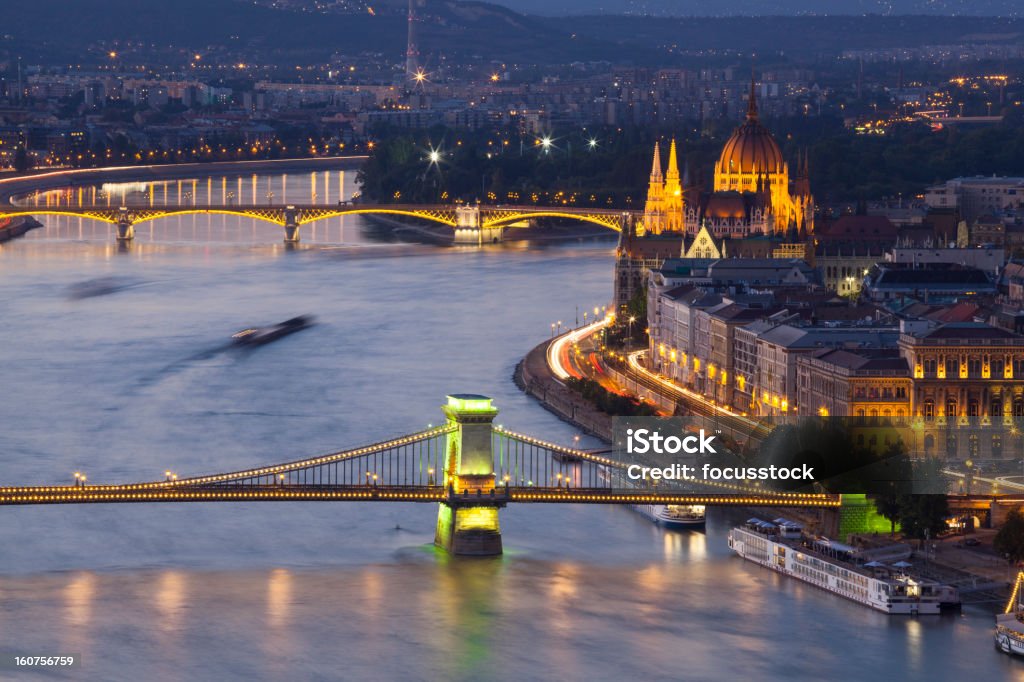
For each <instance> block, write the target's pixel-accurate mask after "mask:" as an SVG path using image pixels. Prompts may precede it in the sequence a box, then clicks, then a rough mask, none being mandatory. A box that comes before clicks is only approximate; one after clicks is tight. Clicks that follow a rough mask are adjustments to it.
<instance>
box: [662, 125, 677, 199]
mask: <svg viewBox="0 0 1024 682" xmlns="http://www.w3.org/2000/svg"><path fill="white" fill-rule="evenodd" d="M673 180H675V181H676V182H677V183H678V182H679V159H678V158H676V138H674V137H673V138H672V144H671V146H669V148H668V169H667V170H666V171H665V181H666V182H672V181H673ZM666 189H667V188H666Z"/></svg>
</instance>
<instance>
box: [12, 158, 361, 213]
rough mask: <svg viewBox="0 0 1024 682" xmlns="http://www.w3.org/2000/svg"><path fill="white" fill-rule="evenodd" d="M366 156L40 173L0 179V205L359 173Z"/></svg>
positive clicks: (82, 169)
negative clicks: (81, 191)
mask: <svg viewBox="0 0 1024 682" xmlns="http://www.w3.org/2000/svg"><path fill="white" fill-rule="evenodd" d="M366 159H367V157H366V156H331V157H321V158H310V159H262V160H259V161H216V162H213V163H182V164H168V165H161V166H117V167H112V168H80V169H66V170H58V171H39V172H35V173H27V174H24V175H13V174H11V175H2V176H0V202H3V203H10V202H11V199H12V198H13V197H15V196H17V195H20V194H26V193H28V192H36V191H45V190H49V189H57V188H59V187H68V186H82V185H97V184H102V183H105V182H128V181H132V182H146V181H161V180H181V179H185V178H197V177H206V176H208V175H223V174H229V173H247V174H248V173H286V172H289V171H318V170H356V169H358V168H359V167H360V166H361V165H362V164H363V162H364V161H366Z"/></svg>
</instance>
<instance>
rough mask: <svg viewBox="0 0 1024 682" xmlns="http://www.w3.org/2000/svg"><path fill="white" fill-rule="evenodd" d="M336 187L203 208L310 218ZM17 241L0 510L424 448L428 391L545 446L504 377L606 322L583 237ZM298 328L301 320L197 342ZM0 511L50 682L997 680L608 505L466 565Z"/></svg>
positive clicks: (941, 648) (385, 511)
mask: <svg viewBox="0 0 1024 682" xmlns="http://www.w3.org/2000/svg"><path fill="white" fill-rule="evenodd" d="M354 179H355V178H354V173H349V175H348V176H346V177H338V174H337V173H335V174H334V176H333V177H332V176H330V175H328V176H327V178H326V179H325V178H324V176H323V174H322V173H321V174H320V175H318V176H317V177H315V178H314V177H312V176H311V175H310V174H302V173H293V174H290V175H289V176H288V178H287V180H284V178H282V177H280V176H274V177H268V176H259V177H257V178H256V179H255V180H254V179H253V178H251V177H250V176H245V177H243V178H241V179H239V178H238V177H236V176H231V177H228V178H227V179H225V180H221V179H220V178H214V179H212V180H211V181H210V182H209V187H210V188H211V191H212V192H213V194H214V195H216V193H217V192H219V191H221V188H224V190H223V191H224V192H225V193H226V192H228V191H235V192H239V193H240V194H242V195H244V193H246V192H248V193H252V192H253V191H255V193H256V196H257V197H261V196H262V197H263V198H264V199H267V200H268V201H270V198H269V197H268V196H267V195H268V194H270V193H271V192H273V193H274V194H275V200H276V201H301V200H302V198H306V199H309V198H314V192H316V194H315V198H316V200H318V201H321V202H323V203H329V202H336V201H337V199H338V198H343V197H347V196H350V195H351V192H352V190H353V186H352V183H353V182H354ZM204 183H206V181H205V180H199V181H198V182H197V185H196V187H197V188H198V189H195V190H189V189H185V190H182V191H184V192H188V191H195V192H201V191H203V185H204ZM246 183H249V184H246ZM187 184H188V183H187V182H186V183H185V185H186V187H187ZM324 185H326V186H328V187H330V188H332V189H331V190H330V195H328V196H326V197H325V196H324V195H323V194H322V192H324V190H323V189H314V188H321V187H323V186H324ZM239 186H241V187H242V189H241V190H239V189H238V187H239ZM254 187H255V189H253V188H254ZM265 188H267V189H265ZM177 190H178V185H177V181H174V182H173V183H171V184H170V185H169V186H168V188H167V191H168V193H169V196H172V197H174V198H175V199H176V198H177V197H176V196H175V193H176V192H177ZM76 191H77V190H76ZM86 191H91V190H86ZM118 191H120V190H119V189H118V188H116V187H115V188H107V190H106V192H107V193H108V194H107V196H112V197H116V193H117V192H118ZM124 191H125V192H127V193H129V194H131V193H132V192H134V193H135V194H134V195H133V196H132V197H126V199H128V200H130V201H133V202H139V201H142V202H146V201H149V199H148V195H147V194H146V192H148V189H142V190H141V192H142V193H141V194H140V193H139V188H126V189H125V190H124ZM162 191H163V189H162V188H157V189H156V194H155V196H156V197H157V198H158V200H162V198H161V196H160V195H161V192H162ZM240 194H236V195H235V196H239V195H240ZM192 196H196V195H195V194H193V195H192ZM224 198H227V197H226V196H225V197H224ZM186 200H187V198H186ZM29 201H42V202H44V203H45V202H46V201H57V199H54V198H53V197H50V198H49V199H48V198H47V197H46V196H42V197H33V198H30V199H29ZM199 202H200V203H202V200H201V199H199ZM45 222H46V223H47V226H46V227H45V228H43V229H39V230H35V231H33V232H31V233H29V234H28V235H27V236H26V237H25V238H23V239H19V240H15V241H13V242H10V243H8V244H4V245H3V246H2V247H0V282H2V287H0V316H2V319H3V326H2V329H3V333H2V336H0V339H2V344H3V359H4V362H3V363H2V364H0V386H2V387H3V397H4V401H3V402H4V428H3V430H2V432H0V481H2V482H3V483H5V484H8V483H23V484H37V483H69V482H70V481H71V480H72V474H73V472H75V471H80V472H83V473H85V474H86V475H87V476H88V478H89V481H90V482H94V483H103V482H121V481H134V480H152V479H158V478H161V477H162V476H163V472H164V471H165V470H171V471H174V472H176V473H179V474H182V475H188V474H198V473H205V472H217V471H226V470H232V469H236V468H242V467H245V466H249V465H253V464H258V463H275V462H279V461H286V460H289V459H295V458H298V457H300V456H304V455H308V454H314V453H318V452H325V451H332V450H336V449H339V448H341V447H344V446H349V445H356V444H359V443H368V442H372V441H374V440H377V439H380V438H383V437H386V436H390V435H396V434H401V433H407V432H411V431H414V430H417V429H420V428H422V427H425V426H426V425H427V424H429V423H435V424H436V423H437V422H439V421H440V420H441V418H442V415H441V411H440V405H441V404H442V402H443V401H444V396H445V394H446V393H451V392H479V393H485V394H487V395H489V396H492V397H493V398H494V399H495V404H496V406H497V407H499V409H500V410H501V414H500V415H499V417H498V420H497V421H498V422H499V423H502V424H504V425H506V426H508V427H510V428H514V429H515V430H517V431H520V432H525V433H530V434H535V435H537V436H541V437H544V438H547V439H549V440H553V441H555V442H560V443H564V444H570V443H571V442H572V439H573V436H574V435H576V432H575V431H574V429H573V428H572V427H570V426H568V425H566V424H564V423H562V422H560V421H559V420H557V419H556V418H555V417H553V416H552V415H550V414H549V413H548V412H546V411H545V410H543V409H542V408H540V407H539V406H538V405H537V404H536V403H535V402H534V401H533V400H532V399H530V398H528V397H526V396H524V395H523V394H521V393H520V392H519V391H518V390H517V389H516V388H515V386H514V385H513V384H512V381H511V375H512V371H513V368H514V366H515V364H516V363H517V362H518V360H519V359H520V358H521V357H522V356H523V355H524V354H525V353H526V351H527V350H529V349H530V348H531V347H532V346H533V345H535V344H536V343H537V342H539V341H540V340H541V339H542V338H544V337H545V336H547V335H549V334H550V325H551V323H552V322H556V321H558V320H561V321H562V322H563V323H569V322H574V321H575V314H576V310H577V307H578V309H579V310H580V311H583V310H586V309H592V308H593V307H594V306H599V305H604V304H605V303H607V302H608V300H609V299H610V297H611V282H612V277H611V274H612V247H611V242H597V243H595V242H593V241H590V242H587V243H582V242H581V243H571V244H560V245H553V244H547V245H544V244H540V245H538V244H533V245H529V244H520V245H507V246H500V247H488V248H483V249H462V248H440V247H435V246H429V245H416V244H402V243H394V242H389V241H388V240H387V239H384V238H382V237H380V236H378V235H375V230H373V229H371V228H370V227H369V226H368V225H367V224H366V223H365V222H364V221H363V220H362V219H360V218H354V217H350V218H336V219H333V220H328V221H324V222H323V223H320V224H319V225H317V226H316V228H315V231H314V230H313V229H310V228H304V232H303V235H302V238H303V242H302V245H301V246H300V247H299V248H297V249H294V250H289V249H286V248H284V246H283V245H282V244H281V240H282V237H283V235H282V234H281V230H280V228H278V227H275V226H272V225H267V224H262V223H256V222H252V221H249V220H243V219H238V218H234V217H230V216H182V217H177V218H171V219H167V220H163V221H155V222H150V223H146V224H145V225H144V226H141V227H140V229H139V230H138V231H137V233H136V235H137V236H136V240H135V241H134V243H132V244H131V246H130V247H128V248H127V249H124V250H121V249H119V248H118V247H117V245H116V244H114V241H113V236H112V228H111V227H110V226H107V225H96V224H92V223H89V222H88V221H84V220H80V219H77V218H54V219H46V221H45ZM301 313H311V314H314V315H316V316H317V318H318V324H317V325H316V326H315V327H313V328H312V329H310V330H308V331H305V332H303V333H301V334H296V335H293V336H290V337H288V338H287V339H284V340H282V341H280V342H277V343H274V344H271V345H269V346H266V347H263V348H259V349H257V350H256V351H254V352H248V353H238V352H236V351H232V350H228V349H226V348H225V347H224V346H225V343H226V340H227V339H228V337H229V336H230V334H231V333H233V332H234V331H236V330H238V329H241V328H244V327H248V326H252V325H257V324H266V323H273V322H277V321H280V320H283V319H285V318H288V317H292V316H294V315H297V314H301ZM582 443H583V444H584V445H596V444H595V443H593V442H592V441H588V440H587V439H586V438H584V439H583V440H582ZM0 513H2V515H3V519H4V520H3V522H2V523H0V547H2V550H0V551H2V560H0V652H8V653H22V654H37V653H76V654H81V656H82V657H83V659H82V660H83V666H82V668H81V669H78V670H74V671H67V672H65V673H58V674H56V675H55V677H56V678H58V679H60V678H61V675H64V676H65V677H66V678H67V679H95V680H143V679H144V680H198V679H208V680H230V679H257V678H265V679H276V680H297V679H308V680H328V679H354V680H362V679H399V678H401V679H423V680H440V679H452V680H461V679H465V680H471V679H495V678H500V679H536V678H554V679H583V678H589V679H595V680H596V679H616V680H618V679H643V678H649V679H676V680H712V679H729V678H734V677H736V678H744V679H763V680H793V679H829V680H863V679H878V680H895V679H932V680H939V679H956V678H966V677H969V678H973V679H978V680H995V679H1020V680H1024V664H1022V663H1021V662H1020V661H1016V660H1012V659H1010V658H1009V657H1007V656H1004V655H1001V654H998V653H996V652H995V651H994V649H993V647H992V636H991V628H992V617H991V615H990V614H989V613H987V612H984V611H980V610H972V609H968V610H966V611H965V612H964V613H963V614H961V615H955V616H945V617H939V618H894V617H887V616H884V615H882V614H878V613H875V612H873V611H870V610H868V609H867V608H864V607H861V606H859V605H857V604H854V603H851V602H847V601H844V600H842V599H839V598H837V597H835V596H832V595H830V594H827V593H824V592H822V591H819V590H817V589H814V588H812V587H810V586H807V585H803V584H801V583H798V582H796V581H794V580H789V579H786V578H783V577H780V576H778V575H776V574H774V573H771V572H769V571H767V570H764V569H762V568H759V567H757V566H754V565H753V564H750V563H746V562H743V561H742V560H740V559H738V558H736V557H734V556H732V555H731V554H730V552H729V550H728V548H727V547H726V541H725V537H726V532H727V530H728V527H729V524H730V522H731V521H735V520H736V518H735V513H731V512H729V511H726V510H713V511H712V513H711V514H710V518H709V523H708V528H707V532H706V533H695V532H686V533H678V532H666V531H662V530H659V529H657V528H655V527H653V526H652V525H651V524H650V523H649V522H648V521H646V520H645V519H643V518H642V517H640V516H639V515H637V514H635V513H633V512H631V511H630V510H628V509H625V508H616V507H601V506H593V507H590V506H575V505H552V506H544V505H538V506H530V505H522V506H513V507H511V508H509V509H506V510H503V511H502V517H501V518H502V532H503V538H504V544H505V548H506V553H505V555H504V556H503V557H500V558H496V559H483V560H474V559H453V558H449V557H447V556H445V555H443V554H441V553H439V552H437V551H435V550H434V549H433V548H432V546H431V541H432V537H433V530H434V521H435V518H436V508H435V507H434V506H433V505H411V504H410V505H404V504H358V503H331V504H324V503H320V504H316V503H295V504H290V503H280V504H268V503H264V504H248V505H246V504H226V503H219V504H218V503H210V504H199V505H164V506H160V505H154V506H146V505H137V506H135V505H123V506H117V505H113V506H99V505H98V506H89V507H74V506H66V507H48V508H47V507H40V508H30V507H26V508H5V509H3V510H0ZM11 675H14V673H10V672H0V678H3V679H8V677H7V676H11ZM10 678H11V679H17V678H16V677H10ZM25 679H35V676H32V677H25Z"/></svg>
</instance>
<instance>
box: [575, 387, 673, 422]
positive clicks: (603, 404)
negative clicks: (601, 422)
mask: <svg viewBox="0 0 1024 682" xmlns="http://www.w3.org/2000/svg"><path fill="white" fill-rule="evenodd" d="M565 385H566V386H568V387H569V388H570V389H572V390H573V391H576V392H577V393H579V394H580V395H581V396H583V398H584V399H586V400H588V401H589V402H591V403H593V404H594V406H595V407H597V409H599V410H601V411H602V412H604V413H605V414H610V415H612V416H616V417H650V416H653V415H655V414H656V411H655V409H654V408H653V407H651V406H650V405H648V404H647V403H642V402H639V401H637V400H634V399H633V398H630V397H629V396H625V395H618V394H616V393H612V392H610V391H608V390H606V389H605V388H604V387H603V386H601V384H599V383H597V382H596V381H594V380H593V379H576V378H573V377H570V378H569V379H567V380H566V382H565Z"/></svg>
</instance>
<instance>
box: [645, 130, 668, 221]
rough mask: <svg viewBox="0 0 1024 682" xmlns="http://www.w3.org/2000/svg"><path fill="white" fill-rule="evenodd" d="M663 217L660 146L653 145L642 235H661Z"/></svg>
mask: <svg viewBox="0 0 1024 682" xmlns="http://www.w3.org/2000/svg"><path fill="white" fill-rule="evenodd" d="M664 217H665V183H664V181H663V180H662V174H661V151H660V145H659V144H658V143H657V142H655V143H654V162H653V164H652V166H651V184H650V185H648V187H647V203H646V204H644V233H645V234H648V233H649V234H661V231H662V230H663V229H664V227H665V226H664Z"/></svg>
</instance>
